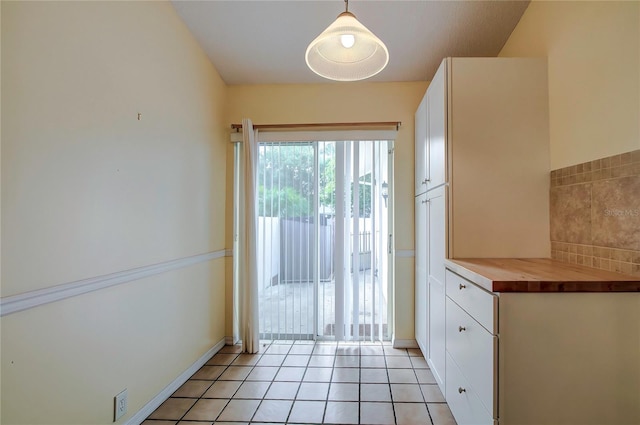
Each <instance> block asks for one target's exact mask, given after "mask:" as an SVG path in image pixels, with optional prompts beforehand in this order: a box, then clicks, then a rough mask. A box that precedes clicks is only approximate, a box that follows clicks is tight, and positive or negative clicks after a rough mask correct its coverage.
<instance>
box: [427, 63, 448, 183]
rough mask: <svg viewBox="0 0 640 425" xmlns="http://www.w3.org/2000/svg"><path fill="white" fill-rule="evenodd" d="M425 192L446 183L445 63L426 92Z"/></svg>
mask: <svg viewBox="0 0 640 425" xmlns="http://www.w3.org/2000/svg"><path fill="white" fill-rule="evenodd" d="M427 111H428V114H427V190H430V189H433V188H435V187H438V186H440V185H442V184H444V183H446V182H447V174H446V173H447V167H446V165H447V164H446V149H447V143H446V140H447V134H446V129H447V62H444V63H443V64H442V66H440V68H438V72H436V75H434V77H433V80H431V83H430V84H429V89H428V90H427Z"/></svg>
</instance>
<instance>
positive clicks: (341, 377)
mask: <svg viewBox="0 0 640 425" xmlns="http://www.w3.org/2000/svg"><path fill="white" fill-rule="evenodd" d="M369 370H376V369H369ZM331 381H332V382H347V383H349V382H356V383H357V382H360V369H358V368H354V367H337V368H335V369H333V376H332V377H331Z"/></svg>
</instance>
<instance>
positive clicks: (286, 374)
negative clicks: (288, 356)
mask: <svg viewBox="0 0 640 425" xmlns="http://www.w3.org/2000/svg"><path fill="white" fill-rule="evenodd" d="M305 370H306V369H305V368H304V367H281V368H280V370H279V371H278V374H277V375H276V377H275V381H288V382H300V381H302V377H303V376H304V372H305Z"/></svg>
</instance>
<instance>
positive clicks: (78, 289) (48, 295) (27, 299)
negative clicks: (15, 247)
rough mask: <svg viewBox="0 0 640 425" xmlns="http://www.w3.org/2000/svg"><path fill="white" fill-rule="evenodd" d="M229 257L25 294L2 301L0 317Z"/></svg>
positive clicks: (211, 255) (197, 258)
mask: <svg viewBox="0 0 640 425" xmlns="http://www.w3.org/2000/svg"><path fill="white" fill-rule="evenodd" d="M228 256H229V250H225V249H222V250H219V251H212V252H207V253H204V254H197V255H192V256H189V257H183V258H178V259H175V260H169V261H164V262H162V263H157V264H151V265H148V266H142V267H136V268H133V269H129V270H123V271H119V272H115V273H110V274H106V275H103V276H96V277H91V278H88V279H81V280H77V281H74V282H69V283H63V284H61V285H55V286H51V287H48V288H44V289H38V290H35V291H29V292H25V293H23V294H18V295H11V296H8V297H3V298H0V317H2V316H6V315H9V314H12V313H17V312H19V311H23V310H28V309H30V308H34V307H38V306H41V305H43V304H48V303H52V302H56V301H61V300H64V299H67V298H71V297H75V296H78V295H82V294H86V293H88V292H93V291H97V290H100V289H105V288H109V287H112V286H115V285H120V284H123V283H127V282H132V281H135V280H139V279H142V278H145V277H149V276H153V275H157V274H160V273H165V272H168V271H170V270H176V269H180V268H183V267H188V266H191V265H194V264H197V263H202V262H204V261H211V260H215V259H217V258H223V257H228Z"/></svg>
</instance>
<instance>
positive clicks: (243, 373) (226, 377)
mask: <svg viewBox="0 0 640 425" xmlns="http://www.w3.org/2000/svg"><path fill="white" fill-rule="evenodd" d="M214 367H215V366H214ZM251 369H252V367H251V366H229V367H228V368H227V370H225V371H224V372H223V373H222V375H220V378H219V379H220V380H221V381H244V380H245V379H246V378H247V376H248V375H249V373H250V372H251Z"/></svg>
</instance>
